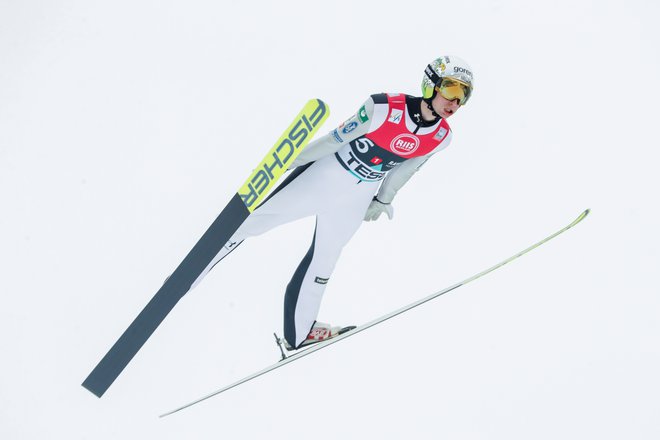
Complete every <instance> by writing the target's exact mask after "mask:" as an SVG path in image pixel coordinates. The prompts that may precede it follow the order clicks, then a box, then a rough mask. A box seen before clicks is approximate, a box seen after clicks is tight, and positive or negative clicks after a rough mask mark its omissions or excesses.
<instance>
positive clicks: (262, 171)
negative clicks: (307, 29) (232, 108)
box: [82, 99, 330, 397]
mask: <svg viewBox="0 0 660 440" xmlns="http://www.w3.org/2000/svg"><path fill="white" fill-rule="evenodd" d="M329 115H330V109H329V108H328V106H327V105H326V104H325V103H324V102H323V101H321V100H320V99H312V100H310V101H308V102H307V104H306V105H305V106H304V107H303V109H302V110H301V111H300V113H299V114H298V116H297V117H296V119H295V120H294V121H293V122H292V123H291V125H289V127H288V128H287V129H286V130H285V131H284V133H283V134H282V136H280V138H279V139H278V140H277V142H276V143H275V145H274V146H273V148H271V150H270V151H269V152H268V154H266V156H265V157H264V159H263V160H262V161H261V162H260V163H259V165H258V166H257V167H256V168H255V169H254V171H253V172H252V174H250V176H249V177H248V179H247V180H246V181H245V183H244V184H243V185H242V186H241V187H240V188H239V190H238V192H237V193H236V194H235V195H234V197H233V198H232V199H231V201H230V202H229V204H227V206H226V207H225V208H224V209H223V210H222V212H221V213H220V215H219V216H218V218H216V220H215V221H214V222H213V224H212V225H211V226H210V227H209V229H208V230H207V231H206V233H205V234H204V235H203V236H202V238H201V239H200V240H199V241H198V242H197V244H195V246H194V247H193V248H192V250H191V251H190V252H189V253H188V255H187V256H186V257H185V258H184V260H183V261H182V262H181V264H180V265H179V266H178V267H177V268H176V270H175V271H174V272H173V273H172V275H171V276H170V277H169V278H168V279H167V281H165V283H164V284H163V286H162V287H161V288H160V289H159V290H158V292H156V294H155V295H154V297H153V298H152V299H151V301H149V303H148V304H147V305H146V306H145V308H144V309H143V310H142V312H140V314H139V315H138V316H137V317H136V318H135V320H134V321H133V322H132V323H131V325H130V326H129V327H128V328H127V329H126V331H125V332H124V333H123V334H122V335H121V337H120V338H119V339H118V340H117V342H115V344H114V345H113V346H112V348H111V349H110V350H109V351H108V353H107V354H106V355H105V356H104V357H103V359H101V361H100V362H99V363H98V365H97V366H96V367H95V368H94V370H92V372H91V373H90V374H89V376H87V378H86V379H85V381H84V382H83V383H82V386H83V387H85V388H86V389H88V390H89V391H91V392H92V393H93V394H95V395H96V396H98V397H101V396H102V395H103V394H104V393H105V392H106V391H107V390H108V388H109V387H110V385H112V383H113V382H114V381H115V380H116V379H117V377H118V376H119V375H120V374H121V372H122V371H123V370H124V368H126V366H127V365H128V363H129V362H130V361H131V360H132V359H133V357H134V356H135V355H136V354H137V352H138V351H139V350H140V348H142V346H143V345H144V343H145V342H146V341H147V340H148V339H149V337H150V336H151V335H152V334H153V332H154V331H155V330H156V328H157V327H158V326H159V325H160V323H161V322H162V321H163V320H164V319H165V317H166V316H167V315H168V314H169V313H170V311H171V310H172V309H173V308H174V306H175V305H176V304H177V302H178V301H179V300H180V299H181V298H182V297H183V296H184V295H185V294H186V293H187V292H188V290H189V289H190V286H192V284H193V282H194V281H195V280H196V279H197V278H198V277H199V275H200V274H201V273H202V272H203V270H204V269H205V268H206V267H207V266H208V265H209V263H210V262H211V261H212V260H213V258H214V257H215V256H216V255H217V253H218V252H219V251H220V250H221V249H222V246H224V245H225V243H226V242H227V241H228V240H229V239H230V238H231V236H232V235H234V233H235V232H236V230H237V229H238V228H239V227H240V226H241V224H243V222H244V221H245V219H246V218H247V217H248V216H249V215H250V213H251V212H252V211H254V210H255V209H256V208H257V206H259V203H260V202H261V201H262V200H263V199H264V197H265V196H266V195H267V194H268V192H269V191H270V190H271V188H273V186H274V185H275V183H276V182H277V180H278V179H279V178H280V177H281V176H282V175H283V174H284V173H285V172H286V170H287V169H288V168H289V166H291V164H292V163H293V161H294V160H295V158H296V157H297V156H298V154H299V153H300V152H301V151H302V150H303V148H305V146H306V145H307V143H308V142H309V141H310V140H311V138H312V137H313V136H314V135H315V134H316V132H317V131H318V130H319V128H320V127H321V125H322V124H323V123H324V122H325V121H326V119H327V118H328V116H329Z"/></svg>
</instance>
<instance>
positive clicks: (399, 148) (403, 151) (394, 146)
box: [390, 133, 419, 156]
mask: <svg viewBox="0 0 660 440" xmlns="http://www.w3.org/2000/svg"><path fill="white" fill-rule="evenodd" d="M417 148H419V138H418V137H417V136H413V135H412V134H407V133H404V134H400V135H398V136H397V137H395V138H394V139H392V142H391V143H390V150H392V151H393V152H395V153H396V154H398V155H400V156H409V155H411V154H413V153H414V152H415V150H417Z"/></svg>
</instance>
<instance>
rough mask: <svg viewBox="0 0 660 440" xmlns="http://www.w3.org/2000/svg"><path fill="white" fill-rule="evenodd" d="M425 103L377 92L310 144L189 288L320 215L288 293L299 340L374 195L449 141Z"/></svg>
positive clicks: (389, 192)
mask: <svg viewBox="0 0 660 440" xmlns="http://www.w3.org/2000/svg"><path fill="white" fill-rule="evenodd" d="M421 105H424V104H423V101H422V100H421V98H413V97H411V96H407V95H400V94H378V95H372V96H371V97H370V98H369V99H368V100H367V101H366V102H365V103H364V105H363V106H362V107H361V108H360V109H359V111H358V112H357V113H356V114H355V115H354V116H353V117H351V118H350V119H348V120H347V121H346V122H344V123H343V124H342V125H340V126H339V127H338V128H337V129H335V130H333V131H332V132H330V133H329V134H327V135H325V136H323V137H321V138H319V139H318V140H316V141H314V142H312V143H310V144H309V146H308V147H307V148H306V149H305V150H303V151H302V152H301V153H300V155H299V156H298V158H297V159H296V160H295V162H294V163H293V167H295V169H294V170H293V172H292V173H291V174H290V175H289V176H288V177H287V178H286V179H285V180H284V182H282V184H281V185H280V186H279V187H278V188H276V189H275V191H274V192H273V194H271V195H270V196H269V197H268V198H267V199H266V201H264V202H263V203H262V204H261V206H259V207H258V208H257V209H256V210H255V211H254V212H253V213H252V214H251V215H250V216H249V217H248V218H247V220H245V222H244V223H243V225H242V226H241V227H240V228H239V229H238V230H237V231H236V233H235V234H234V235H233V236H232V238H231V239H230V241H229V242H228V243H227V244H226V245H225V247H224V248H223V249H222V250H221V251H220V252H219V253H218V254H217V256H216V257H215V258H214V260H213V261H212V262H211V263H210V264H209V265H208V267H207V268H206V269H205V270H204V272H203V273H202V274H201V275H200V276H199V278H198V279H197V280H196V281H195V283H194V284H193V286H192V287H195V286H196V285H197V284H198V283H199V282H200V281H201V279H202V278H203V277H204V276H205V275H206V274H207V273H208V272H209V271H210V270H211V269H212V268H213V266H215V265H216V264H217V263H218V262H219V261H220V260H222V259H223V258H224V257H225V256H226V255H227V254H229V253H230V252H231V251H232V250H234V249H235V248H236V247H237V246H238V244H240V243H241V242H242V241H243V240H245V239H246V238H248V237H252V236H256V235H259V234H262V233H264V232H266V231H268V230H270V229H272V228H274V227H276V226H278V225H281V224H284V223H288V222H291V221H293V220H297V219H300V218H303V217H308V216H316V230H315V232H314V238H313V240H312V245H311V247H310V248H309V251H308V252H307V254H306V255H305V256H304V258H303V259H302V261H301V262H300V264H299V266H298V268H297V269H296V271H295V273H294V274H293V277H292V278H291V281H290V282H289V284H288V286H287V288H286V293H285V299H284V337H285V339H286V340H287V342H288V343H289V344H290V345H291V346H294V347H298V346H299V345H300V344H301V343H302V342H303V341H304V340H305V338H306V337H307V334H308V333H309V331H310V329H311V328H312V326H313V325H314V323H315V320H316V316H317V315H318V311H319V307H320V305H321V298H322V297H323V292H324V290H325V287H326V284H327V283H328V280H329V279H330V276H331V274H332V271H333V269H334V267H335V263H336V262H337V259H338V258H339V255H340V254H341V251H342V248H343V247H344V245H345V244H346V243H347V242H348V241H349V240H350V238H351V237H352V236H353V234H354V233H355V232H356V231H357V229H358V228H359V227H360V224H361V223H362V220H363V218H364V215H365V212H366V210H367V208H368V207H369V204H370V203H372V200H373V199H374V195H376V197H377V199H378V201H379V202H381V203H390V202H391V201H392V199H393V198H394V196H395V195H396V193H397V191H398V190H399V189H400V188H401V186H403V184H404V183H405V182H407V181H408V179H409V178H410V177H411V176H412V175H413V174H414V173H415V172H416V171H417V170H418V169H419V167H420V166H421V165H422V164H423V163H424V162H426V160H427V159H428V158H429V157H430V156H431V155H432V154H434V153H436V152H438V151H440V150H442V149H444V148H445V147H447V145H449V142H450V141H451V130H450V128H449V126H448V125H447V122H446V121H445V120H444V119H438V120H436V121H433V122H427V121H423V120H422V118H421V111H420V106H421ZM374 203H376V202H374Z"/></svg>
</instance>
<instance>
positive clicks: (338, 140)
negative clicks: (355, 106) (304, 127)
mask: <svg viewBox="0 0 660 440" xmlns="http://www.w3.org/2000/svg"><path fill="white" fill-rule="evenodd" d="M373 112H374V101H373V99H372V98H369V99H367V100H366V101H365V102H364V104H363V105H362V107H360V109H359V110H358V112H357V113H356V114H354V115H353V116H351V117H350V118H349V119H348V120H346V121H345V122H344V123H343V124H341V125H340V126H339V127H337V128H336V129H334V130H332V131H331V132H330V133H328V134H326V135H324V136H321V137H320V138H318V139H316V140H314V141H312V142H310V143H309V145H307V147H306V148H305V149H304V150H303V151H302V152H301V153H300V154H299V155H298V157H297V158H296V160H294V161H293V163H292V165H291V167H292V168H295V167H299V166H301V165H305V164H308V163H310V162H314V161H317V160H319V159H321V158H323V157H325V156H328V155H330V154H334V153H336V152H337V151H338V150H339V149H340V148H341V147H342V146H344V145H346V144H347V143H349V142H350V141H352V140H354V139H357V138H358V137H360V136H363V135H365V134H367V133H368V132H369V126H370V124H371V121H372V119H373V118H372V116H373Z"/></svg>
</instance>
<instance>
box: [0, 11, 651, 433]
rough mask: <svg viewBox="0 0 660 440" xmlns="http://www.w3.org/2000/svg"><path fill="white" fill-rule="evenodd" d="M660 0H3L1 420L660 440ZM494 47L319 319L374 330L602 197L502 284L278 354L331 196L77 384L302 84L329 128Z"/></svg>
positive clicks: (79, 428) (76, 425) (206, 218)
mask: <svg viewBox="0 0 660 440" xmlns="http://www.w3.org/2000/svg"><path fill="white" fill-rule="evenodd" d="M659 12H660V7H659V6H658V3H657V2H654V1H652V0H632V1H610V0H598V1H596V0H593V1H586V0H581V1H564V0H561V1H558V2H544V3H537V2H528V1H523V0H518V1H516V0H501V1H471V2H458V1H453V2H439V1H418V0H408V1H397V2H395V1H389V0H387V1H385V0H378V1H377V2H376V1H370V2H355V1H344V0H342V1H333V2H310V1H287V0H283V1H279V2H265V1H257V2H241V3H239V2H232V3H228V2H224V1H216V2H213V1H186V2H183V1H180V2H161V1H139V2H136V1H112V2H109V1H106V2H102V1H57V2H48V1H19V0H13V1H11V0H1V1H0V210H1V211H0V274H1V276H0V294H1V299H2V303H1V304H0V341H1V345H0V359H1V361H0V438H2V439H46V438H49V439H50V438H67V439H95V440H97V439H144V438H150V439H181V438H191V439H193V438H194V439H218V438H252V439H290V438H305V439H374V438H379V439H401V438H415V439H438V438H451V439H507V440H511V439H530V438H533V439H557V438H564V439H565V438H571V439H573V438H574V439H584V438H598V439H621V438H630V439H657V438H660V418H659V417H658V409H659V403H660V402H659V400H660V399H659V397H658V395H659V393H660V380H659V379H658V373H657V372H658V371H660V348H659V343H658V335H659V334H660V323H659V316H660V299H659V297H658V294H659V293H660V292H659V289H658V283H657V273H656V272H657V270H658V267H659V263H660V239H659V235H660V234H659V233H658V229H657V228H658V225H659V223H660V222H659V220H660V208H659V207H658V202H657V199H658V197H657V191H658V190H657V188H658V186H659V183H660V178H659V177H658V174H657V168H658V162H659V159H660V155H659V154H658V150H657V148H658V142H657V139H656V138H657V132H658V123H657V121H656V119H657V115H658V111H657V102H658V98H659V96H658V95H659V93H658V77H659V76H660V69H659V66H660V60H659V52H658V49H657V42H658V41H659V37H660V32H659V31H658V28H657V20H658V17H659V15H660V14H659ZM443 54H457V55H460V56H462V57H463V58H465V59H467V60H468V61H469V62H470V63H471V65H472V68H473V71H474V73H475V78H476V90H475V93H474V96H473V99H472V100H471V101H470V103H469V104H468V105H467V106H466V107H464V108H463V109H461V110H460V111H459V112H458V114H456V115H455V116H454V117H452V119H451V120H450V123H451V125H452V127H453V129H454V133H455V136H454V142H453V144H452V145H451V146H450V147H449V149H447V150H446V151H445V152H443V153H442V154H439V155H437V156H435V157H434V159H433V160H432V161H430V162H429V163H428V164H427V165H425V167H424V168H423V169H422V171H421V172H420V173H419V174H418V175H416V176H415V177H414V178H413V180H411V181H410V183H409V184H408V185H407V187H405V188H404V189H403V190H402V191H401V192H400V193H399V196H398V198H397V199H396V200H395V203H394V205H395V218H394V220H393V221H387V220H383V219H381V220H380V221H378V222H376V223H370V224H364V225H363V228H362V229H361V230H360V231H359V232H358V233H357V235H356V236H355V238H354V239H353V240H352V241H351V243H350V244H349V245H348V246H347V247H346V249H345V251H344V254H343V256H342V258H341V259H340V261H339V263H338V265H337V268H336V270H335V273H334V276H333V278H332V281H331V283H330V284H329V286H328V289H327V293H326V296H325V299H324V304H323V307H322V310H321V315H320V317H319V318H320V320H322V321H330V322H332V323H336V324H360V323H364V322H366V321H369V320H371V319H373V318H374V317H376V316H379V315H381V314H383V313H386V312H389V311H390V310H393V309H395V308H398V307H400V306H402V305H404V304H407V303H410V302H412V301H414V300H416V299H417V298H420V297H423V296H426V295H428V294H430V293H432V292H434V291H438V290H441V289H442V288H444V287H446V286H448V285H451V284H454V283H456V282H458V281H460V280H462V279H465V278H467V277H469V276H470V275H472V274H474V273H476V272H478V271H480V270H482V269H484V268H486V267H489V266H490V265H492V264H495V263H497V262H498V261H500V260H502V259H504V258H506V257H508V256H509V255H512V254H514V253H515V252H517V251H519V250H521V249H523V248H524V247H526V246H528V245H530V244H532V243H533V242H535V241H537V240H539V239H541V238H543V237H545V236H546V235H549V234H550V233H552V232H554V231H555V230H557V229H559V228H561V227H563V226H564V225H565V224H568V223H569V222H570V221H572V220H573V219H574V218H575V217H576V216H577V215H578V214H579V213H580V212H581V211H582V210H584V209H585V208H591V209H592V215H590V216H589V217H588V218H587V219H586V220H585V221H584V222H583V223H582V224H580V225H579V226H577V227H576V228H575V229H573V230H571V231H569V232H567V233H566V234H564V235H562V236H561V237H559V238H557V239H556V240H554V241H552V242H550V243H548V244H546V245H544V246H543V247H541V248H539V249H538V250H536V251H534V252H533V253H531V254H529V255H527V256H525V257H523V258H522V259H520V260H518V261H516V262H515V263H512V264H511V265H509V266H506V267H504V268H502V269H500V270H498V271H497V272H495V273H493V274H491V275H489V276H488V277H486V278H483V279H480V280H478V281H476V282H474V283H472V284H469V285H467V286H465V287H462V288H460V289H458V290H456V291H454V292H452V293H451V294H449V295H446V296H443V297H441V298H439V299H438V300H436V301H433V302H431V303H429V304H427V305H425V306H424V307H422V308H420V309H415V310H414V311H411V312H409V313H407V314H405V315H403V316H401V317H398V318H396V319H394V320H391V321H388V322H387V323H385V324H383V325H381V326H378V327H376V328H373V329H370V330H368V331H366V332H363V333H360V334H359V335H356V336H355V337H353V338H349V339H347V340H346V341H344V342H342V343H341V344H336V345H334V346H332V347H331V348H328V349H326V350H323V351H321V352H319V353H316V354H314V355H312V356H309V357H307V358H305V359H304V360H301V361H299V362H295V363H294V364H291V365H288V366H287V367H285V368H283V369H280V370H278V371H276V372H274V373H272V374H270V375H268V376H266V377H263V378H260V379H258V380H255V381H253V382H251V383H249V384H247V385H245V386H242V387H241V388H239V389H235V390H232V391H230V392H228V393H226V394H223V395H221V396H218V397H216V398H214V399H212V400H209V401H207V402H204V403H203V404H200V405H198V406H196V407H194V408H191V409H189V410H186V411H185V412H182V413H178V414H176V415H173V416H170V417H168V418H165V419H158V418H157V415H158V414H160V413H162V412H164V411H167V410H169V409H172V408H174V407H177V406H179V405H181V404H184V403H186V402H187V401H189V400H193V399H195V398H197V397H199V396H201V395H204V394H207V393H209V392H211V391H213V390H214V389H216V388H219V387H221V386H222V385H224V384H226V383H228V382H232V381H233V380H235V379H238V378H240V377H242V376H244V375H246V374H249V373H251V372H253V371H255V370H258V369H260V368H262V367H264V366H266V365H268V364H270V363H272V362H274V361H276V360H277V357H278V353H277V349H276V347H275V344H274V341H273V337H272V332H273V331H278V332H279V331H280V329H281V315H282V298H283V292H284V288H285V286H286V283H287V282H288V280H289V278H290V276H291V274H292V272H293V270H294V268H295V267H296V266H297V264H298V261H299V260H300V258H301V257H302V256H303V255H304V253H305V252H306V249H307V248H308V246H309V243H310V241H311V236H312V231H313V220H312V219H305V220H302V221H300V222H297V223H294V224H291V225H287V226H284V227H282V228H279V229H277V230H274V231H272V232H270V233H268V234H267V235H264V236H261V237H258V238H255V239H252V240H250V241H248V242H246V243H245V244H243V246H242V247H241V249H240V250H238V251H236V253H234V254H233V255H232V256H231V257H230V258H229V259H227V260H225V261H224V262H223V263H222V264H221V265H220V266H218V268H217V269H216V270H215V271H214V272H213V273H212V274H211V275H210V276H209V277H208V278H207V279H206V280H205V281H204V283H203V284H202V285H201V286H200V287H198V288H197V289H196V290H195V291H193V292H192V293H191V294H189V295H187V296H186V297H185V298H184V299H183V300H182V301H181V302H180V303H179V305H178V306H177V307H176V308H175V309H174V311H173V312H172V313H171V314H170V316H169V317H168V318H167V319H166V320H165V322H164V323H163V325H161V327H160V328H159V329H158V330H157V332H156V333H155V334H154V335H153V337H152V338H151V339H150V340H149V341H148V343H147V344H146V345H145V346H144V348H143V349H142V350H141V351H140V353H139V354H138V356H136V358H135V359H134V360H133V362H132V363H131V364H130V365H129V366H128V368H127V369H126V370H125V372H124V373H123V374H122V375H121V376H120V378H119V379H118V380H117V381H116V382H115V384H114V385H113V386H112V387H111V388H110V390H109V391H108V392H107V393H106V395H105V396H104V397H103V398H102V399H97V398H96V397H94V396H93V395H92V394H91V393H89V392H88V391H86V390H85V389H83V388H82V387H81V386H80V383H81V382H82V381H83V380H84V378H85V377H86V376H87V374H88V373H89V372H90V371H91V369H92V368H93V367H94V366H95V365H96V363H97V362H98V361H99V360H100V358H101V357H102V356H103V355H104V354H105V352H106V351H107V350H108V349H109V348H110V346H111V345H112V343H114V341H115V340H116V338H117V337H118V336H119V335H120V334H121V333H122V332H123V331H124V329H125V328H126V327H127V326H128V324H129V323H130V322H131V321H132V320H133V318H134V317H135V316H136V314H137V313H138V312H139V311H140V310H141V309H142V307H143V306H144V305H145V304H146V303H147V302H148V300H149V299H150V298H151V297H152V295H153V294H154V293H155V292H156V290H158V288H159V287H160V285H161V284H162V282H163V280H164V279H165V278H166V277H167V276H168V275H169V274H170V272H171V271H172V270H173V269H174V268H175V267H176V265H177V264H178V263H179V262H180V260H181V259H182V258H183V257H184V256H185V255H186V253H187V252H188V250H189V249H190V248H191V247H192V246H193V245H194V243H195V242H196V240H197V239H198V238H199V237H200V236H201V234H202V233H203V232H204V231H205V230H206V228H207V227H208V225H209V224H210V223H211V221H212V220H213V219H214V218H215V217H216V216H217V214H218V213H219V212H220V210H221V209H222V207H223V206H224V205H225V203H226V202H227V201H228V200H229V198H230V197H231V195H232V194H233V193H234V192H235V191H236V190H237V188H238V186H239V185H240V184H241V183H242V182H243V180H244V179H245V178H246V177H247V175H248V174H249V172H250V170H251V169H252V167H253V166H254V165H255V164H256V163H257V161H258V160H259V159H261V157H262V156H263V155H264V154H265V152H266V151H267V150H268V149H269V148H270V147H271V146H272V143H273V142H274V141H275V140H276V139H277V138H278V137H279V135H280V134H281V132H282V130H283V129H284V128H285V127H286V126H287V125H288V124H289V123H290V122H291V120H292V119H293V117H294V116H295V115H296V114H297V112H298V111H299V109H300V108H301V107H302V105H303V104H304V103H305V102H306V101H307V100H308V99H309V98H313V97H318V98H322V99H324V100H325V101H326V102H327V103H328V104H329V105H330V107H331V109H332V115H331V117H330V119H329V120H328V122H327V123H326V126H325V127H324V128H323V129H322V132H324V133H325V132H327V131H328V130H330V129H332V128H333V127H334V126H336V125H338V124H339V123H341V122H342V121H343V120H344V119H346V118H348V117H349V116H351V115H352V114H353V113H354V112H355V111H356V110H357V108H358V107H359V105H360V104H361V103H362V102H363V101H364V100H365V99H366V98H367V97H368V96H369V95H370V94H372V93H378V92H385V91H386V92H403V93H410V94H414V95H418V94H419V84H420V82H421V78H422V72H423V70H424V68H425V66H426V64H427V63H429V62H430V61H431V60H432V59H434V58H436V57H437V56H440V55H443Z"/></svg>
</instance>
